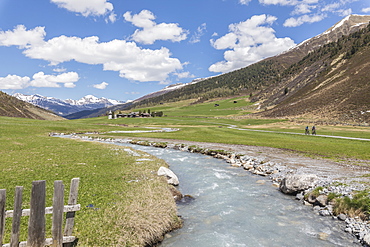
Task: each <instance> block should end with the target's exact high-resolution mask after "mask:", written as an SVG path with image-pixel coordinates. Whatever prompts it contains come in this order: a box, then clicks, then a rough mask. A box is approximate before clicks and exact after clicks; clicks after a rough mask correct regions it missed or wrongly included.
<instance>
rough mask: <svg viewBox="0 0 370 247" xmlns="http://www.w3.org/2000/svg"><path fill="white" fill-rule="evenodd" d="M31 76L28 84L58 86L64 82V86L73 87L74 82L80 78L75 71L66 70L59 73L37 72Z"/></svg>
mask: <svg viewBox="0 0 370 247" xmlns="http://www.w3.org/2000/svg"><path fill="white" fill-rule="evenodd" d="M32 78H33V80H32V81H31V82H30V86H33V87H60V85H59V84H64V87H67V88H73V87H75V86H76V85H75V84H74V83H75V82H77V81H78V80H79V79H80V78H79V76H78V74H77V73H76V72H67V73H63V74H59V75H45V74H44V72H38V73H36V74H34V75H33V77H32Z"/></svg>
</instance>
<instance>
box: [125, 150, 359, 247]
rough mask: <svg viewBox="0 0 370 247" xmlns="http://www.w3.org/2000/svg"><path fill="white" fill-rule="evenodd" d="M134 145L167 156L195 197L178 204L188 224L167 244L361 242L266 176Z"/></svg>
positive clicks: (203, 246)
mask: <svg viewBox="0 0 370 247" xmlns="http://www.w3.org/2000/svg"><path fill="white" fill-rule="evenodd" d="M120 145H126V144H120ZM129 146H131V147H133V148H135V149H139V150H142V151H145V152H147V153H150V154H153V155H155V156H157V157H159V158H161V159H164V160H165V161H166V162H167V163H168V164H169V165H170V169H171V170H172V171H174V172H175V173H176V174H177V176H178V177H179V180H180V185H179V186H178V189H179V190H180V191H181V192H182V193H183V194H188V195H191V196H193V197H194V200H191V201H189V202H187V203H182V204H179V206H178V210H179V214H180V215H181V216H182V218H183V219H184V226H183V228H181V229H179V230H176V231H174V232H171V233H169V234H167V237H166V239H165V240H164V241H163V242H162V244H161V246H162V247H169V246H175V247H183V246H189V247H198V246H200V247H208V246H212V247H213V246H232V247H233V246H269V247H270V246H359V245H358V244H356V243H355V242H356V240H355V238H353V237H351V236H350V235H349V234H347V233H345V232H344V231H343V229H344V223H343V222H340V221H338V220H333V219H331V218H330V217H322V216H318V215H316V214H315V213H314V212H313V211H312V208H311V207H309V206H304V205H302V204H301V203H299V202H298V201H296V200H294V198H293V197H291V196H287V195H284V194H282V193H280V192H279V191H277V188H275V187H273V186H272V184H271V182H270V181H268V180H267V179H264V178H262V177H259V176H256V175H252V174H250V173H249V172H247V171H245V170H243V169H241V168H233V167H231V166H229V165H228V164H227V163H226V162H225V161H223V160H218V159H215V158H212V157H209V156H205V155H201V154H193V153H187V152H181V151H177V150H171V149H160V148H153V147H144V146H133V145H129Z"/></svg>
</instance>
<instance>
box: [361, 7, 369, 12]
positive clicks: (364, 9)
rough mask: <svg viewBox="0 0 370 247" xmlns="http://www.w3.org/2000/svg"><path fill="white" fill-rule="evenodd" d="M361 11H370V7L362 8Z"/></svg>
mask: <svg viewBox="0 0 370 247" xmlns="http://www.w3.org/2000/svg"><path fill="white" fill-rule="evenodd" d="M361 11H362V12H364V13H370V7H369V8H363V9H362V10H361Z"/></svg>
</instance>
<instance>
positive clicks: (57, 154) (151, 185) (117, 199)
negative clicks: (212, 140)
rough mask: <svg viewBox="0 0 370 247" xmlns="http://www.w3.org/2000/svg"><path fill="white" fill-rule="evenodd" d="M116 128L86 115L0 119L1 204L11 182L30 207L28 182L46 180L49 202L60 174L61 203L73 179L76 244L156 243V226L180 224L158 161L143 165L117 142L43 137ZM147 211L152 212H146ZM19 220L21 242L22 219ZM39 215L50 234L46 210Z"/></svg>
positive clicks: (10, 199) (10, 200)
mask: <svg viewBox="0 0 370 247" xmlns="http://www.w3.org/2000/svg"><path fill="white" fill-rule="evenodd" d="M93 122H94V121H93ZM116 129H117V127H112V126H107V125H101V124H96V123H89V121H57V122H52V121H38V120H29V119H22V118H6V117H0V146H1V149H0V152H1V159H0V161H1V162H0V169H1V173H0V188H1V189H6V190H7V210H11V209H12V205H13V202H14V199H13V198H14V190H15V186H24V192H23V208H29V201H30V191H31V185H32V181H35V180H46V187H47V201H46V206H52V193H53V183H54V180H62V181H63V182H64V185H65V191H66V196H65V201H66V203H67V200H68V191H69V186H70V181H71V179H72V178H75V177H79V178H80V187H79V195H78V203H80V204H81V211H78V212H77V213H76V215H77V216H76V225H75V228H74V233H73V234H74V235H75V236H77V237H78V238H79V241H78V244H79V245H80V246H116V245H119V246H143V245H145V244H147V243H151V241H156V240H157V239H156V237H157V235H158V234H157V232H160V233H161V231H162V230H163V229H171V228H172V227H174V226H176V224H179V221H178V219H177V217H176V215H177V212H176V206H175V204H174V202H173V199H172V196H171V195H170V194H169V190H168V188H167V184H166V183H165V182H163V180H161V179H159V178H158V177H157V176H156V175H155V172H153V171H157V170H158V169H159V167H160V166H166V164H165V163H164V162H163V161H162V160H159V159H156V158H155V157H149V158H150V160H151V161H146V162H145V164H143V163H142V162H137V161H136V159H138V158H140V157H134V156H132V155H130V153H129V152H127V151H125V148H123V147H119V146H115V145H108V144H101V143H94V142H86V141H78V140H72V139H65V138H58V137H50V136H49V133H50V132H59V133H62V132H63V133H73V132H91V131H109V130H116ZM141 155H143V157H146V158H148V157H147V156H146V155H147V154H141ZM141 158H142V157H141ZM153 209H157V210H154V212H156V213H157V215H151V213H150V212H153ZM152 214H153V213H152ZM149 216H150V217H149ZM22 218H23V219H22V220H23V222H22V224H23V226H22V229H23V230H22V238H21V240H23V241H25V240H26V239H27V221H28V219H27V217H22ZM46 219H47V226H48V231H47V237H51V230H50V227H51V222H50V221H51V216H50V217H46ZM10 224H11V218H8V219H7V232H6V233H7V237H6V239H5V240H4V243H9V231H10V229H11V226H10ZM143 225H146V227H147V231H146V232H143V230H142V226H143ZM139 233H141V234H139Z"/></svg>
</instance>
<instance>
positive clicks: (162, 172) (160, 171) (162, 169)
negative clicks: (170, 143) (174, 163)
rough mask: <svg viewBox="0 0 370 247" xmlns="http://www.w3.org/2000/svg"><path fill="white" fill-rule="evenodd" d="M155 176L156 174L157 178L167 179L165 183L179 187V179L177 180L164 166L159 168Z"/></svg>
mask: <svg viewBox="0 0 370 247" xmlns="http://www.w3.org/2000/svg"><path fill="white" fill-rule="evenodd" d="M157 174H158V176H165V177H167V183H169V184H172V185H175V186H177V185H179V179H178V178H177V176H176V174H175V173H173V171H171V170H170V169H168V168H166V167H164V166H161V167H160V168H159V169H158V172H157Z"/></svg>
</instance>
